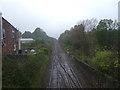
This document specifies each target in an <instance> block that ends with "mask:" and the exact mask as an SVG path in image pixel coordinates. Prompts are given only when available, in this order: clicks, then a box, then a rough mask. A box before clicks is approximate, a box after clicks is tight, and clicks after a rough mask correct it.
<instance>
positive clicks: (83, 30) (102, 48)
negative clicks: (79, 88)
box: [59, 19, 120, 79]
mask: <svg viewBox="0 0 120 90" xmlns="http://www.w3.org/2000/svg"><path fill="white" fill-rule="evenodd" d="M119 27H120V24H119V23H117V22H116V21H113V20H111V19H103V20H100V22H99V23H98V25H97V23H96V20H93V19H92V20H83V21H80V22H79V24H78V25H75V26H74V27H72V28H71V29H70V30H66V31H65V32H64V33H62V34H61V35H60V37H59V42H60V44H61V45H62V46H63V47H64V48H65V50H67V49H69V53H70V54H69V55H71V57H73V58H80V59H82V60H83V61H85V62H86V63H88V64H90V65H93V66H94V67H96V69H98V70H100V71H102V72H104V73H107V74H109V75H111V76H113V77H115V78H116V79H118V73H120V72H118V70H119V69H120V67H119V62H118V59H119V58H120V55H119V53H120V48H119V44H120V37H119V36H120V35H119V32H120V28H119Z"/></svg>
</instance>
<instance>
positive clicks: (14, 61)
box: [2, 55, 48, 88]
mask: <svg viewBox="0 0 120 90" xmlns="http://www.w3.org/2000/svg"><path fill="white" fill-rule="evenodd" d="M46 62H48V56H47V55H41V56H40V55H37V56H36V55H28V56H24V57H19V58H18V57H16V56H12V57H8V56H4V57H3V70H2V75H3V77H2V79H3V80H2V81H3V88H31V87H33V83H34V82H35V81H34V79H35V78H36V75H37V74H38V73H39V75H40V76H44V73H45V70H46V68H45V67H47V63H46ZM43 65H44V66H43ZM43 67H44V69H43ZM41 69H43V70H42V72H41V71H40V70H41ZM37 78H38V77H37ZM41 80H42V81H41ZM39 82H43V77H42V78H39V80H38V83H39ZM40 85H41V86H42V83H40ZM40 85H39V86H40ZM39 86H35V87H36V88H37V87H39Z"/></svg>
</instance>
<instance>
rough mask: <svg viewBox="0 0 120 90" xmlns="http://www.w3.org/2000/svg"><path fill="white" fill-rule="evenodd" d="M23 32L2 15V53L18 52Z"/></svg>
mask: <svg viewBox="0 0 120 90" xmlns="http://www.w3.org/2000/svg"><path fill="white" fill-rule="evenodd" d="M20 37H21V32H19V30H17V29H16V28H15V27H14V26H13V25H11V24H10V23H9V22H8V21H7V20H6V19H4V18H3V17H2V54H3V55H5V54H12V55H14V54H17V53H18V51H19V40H20Z"/></svg>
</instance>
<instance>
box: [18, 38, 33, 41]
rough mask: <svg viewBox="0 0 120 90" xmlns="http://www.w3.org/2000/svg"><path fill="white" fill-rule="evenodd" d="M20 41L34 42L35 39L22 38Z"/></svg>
mask: <svg viewBox="0 0 120 90" xmlns="http://www.w3.org/2000/svg"><path fill="white" fill-rule="evenodd" d="M20 40H21V41H27V40H31V41H32V40H33V38H21V39H20Z"/></svg>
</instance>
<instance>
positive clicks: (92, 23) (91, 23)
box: [78, 18, 98, 31]
mask: <svg viewBox="0 0 120 90" xmlns="http://www.w3.org/2000/svg"><path fill="white" fill-rule="evenodd" d="M80 24H82V25H84V26H85V31H90V30H92V29H94V28H96V26H97V24H98V21H97V19H95V18H93V19H87V20H82V21H79V22H78V25H80Z"/></svg>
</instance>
